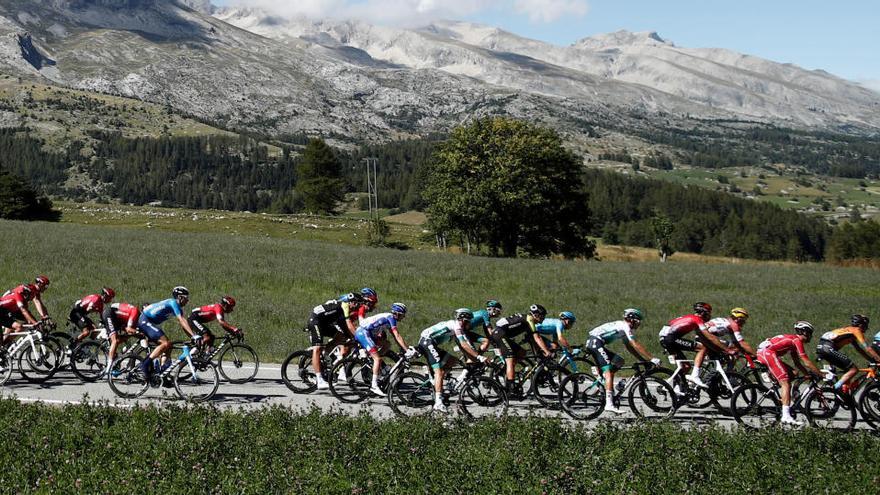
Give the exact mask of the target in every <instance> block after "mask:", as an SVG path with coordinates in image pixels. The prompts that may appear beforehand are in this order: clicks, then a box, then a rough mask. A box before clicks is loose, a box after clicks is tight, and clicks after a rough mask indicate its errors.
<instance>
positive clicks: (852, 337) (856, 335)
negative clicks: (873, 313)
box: [819, 327, 868, 349]
mask: <svg viewBox="0 0 880 495" xmlns="http://www.w3.org/2000/svg"><path fill="white" fill-rule="evenodd" d="M819 340H820V341H821V340H825V341H828V342H831V344H832V345H833V346H834V349H840V348H841V347H843V346H845V345H847V344H854V345H855V343H858V345H859V347H861V348H862V349H865V348H867V347H868V343H867V342H866V341H865V333H864V332H863V331H862V329H861V328H859V327H843V328H838V329H836V330H831V331H829V332H825V333H823V334H822V336H821V337H819Z"/></svg>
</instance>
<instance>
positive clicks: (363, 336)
mask: <svg viewBox="0 0 880 495" xmlns="http://www.w3.org/2000/svg"><path fill="white" fill-rule="evenodd" d="M381 338H382V337H381V336H379V335H377V336H376V339H377V340H378V339H381ZM354 339H355V340H357V342H358V344H360V345H361V347H363V348H364V349H366V350H367V352H369V353H370V354H377V353H378V352H379V349H378V346H376V342H375V341H374V340H373V336H372V335H370V332H369V331H368V330H364V329H362V328H359V329H358V330H357V332H355V333H354Z"/></svg>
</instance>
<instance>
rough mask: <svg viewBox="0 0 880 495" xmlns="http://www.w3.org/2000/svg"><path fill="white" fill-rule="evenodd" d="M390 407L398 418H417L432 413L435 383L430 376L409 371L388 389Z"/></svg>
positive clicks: (395, 380) (396, 379) (399, 376)
mask: <svg viewBox="0 0 880 495" xmlns="http://www.w3.org/2000/svg"><path fill="white" fill-rule="evenodd" d="M388 405H389V406H390V407H391V409H392V410H393V411H394V412H395V413H396V414H397V415H398V416H415V415H418V414H425V413H427V412H430V411H431V406H433V405H434V383H433V381H432V379H431V376H430V375H425V374H424V373H417V372H415V371H407V372H405V373H402V374H400V375H398V376H397V377H396V378H395V379H394V381H393V382H391V385H390V386H389V387H388Z"/></svg>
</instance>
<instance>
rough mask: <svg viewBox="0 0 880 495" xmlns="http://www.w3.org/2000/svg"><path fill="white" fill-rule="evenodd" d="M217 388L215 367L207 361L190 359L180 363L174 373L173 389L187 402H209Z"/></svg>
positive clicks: (218, 382) (218, 378)
mask: <svg viewBox="0 0 880 495" xmlns="http://www.w3.org/2000/svg"><path fill="white" fill-rule="evenodd" d="M219 386H220V376H219V375H218V374H217V365H215V364H214V363H212V362H211V361H208V360H207V359H198V358H191V359H190V361H189V362H186V361H184V362H182V363H180V365H179V366H178V367H177V370H175V372H174V389H175V390H177V395H179V396H180V398H181V399H183V400H185V401H187V402H204V401H206V400H210V399H211V397H214V394H215V393H217V387H219Z"/></svg>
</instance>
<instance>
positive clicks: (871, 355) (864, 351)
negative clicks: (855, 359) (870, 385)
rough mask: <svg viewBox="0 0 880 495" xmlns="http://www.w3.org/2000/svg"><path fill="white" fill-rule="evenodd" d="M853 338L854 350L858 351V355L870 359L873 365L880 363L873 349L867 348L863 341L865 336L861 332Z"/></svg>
mask: <svg viewBox="0 0 880 495" xmlns="http://www.w3.org/2000/svg"><path fill="white" fill-rule="evenodd" d="M855 337H856V344H855V346H856V349H858V351H859V354H861V355H862V356H864V357H865V359H870V360H871V361H874V362H875V363H880V355H877V353H876V352H875V351H874V349H871V348H870V347H869V346H868V342H867V341H865V335H864V334H863V333H862V332H858V333H856V334H855Z"/></svg>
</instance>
